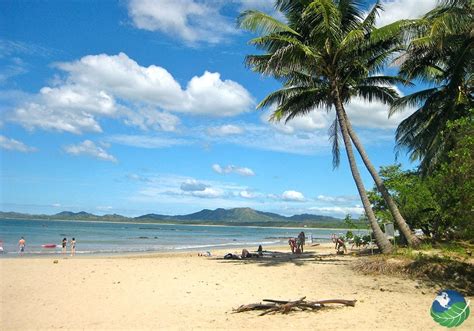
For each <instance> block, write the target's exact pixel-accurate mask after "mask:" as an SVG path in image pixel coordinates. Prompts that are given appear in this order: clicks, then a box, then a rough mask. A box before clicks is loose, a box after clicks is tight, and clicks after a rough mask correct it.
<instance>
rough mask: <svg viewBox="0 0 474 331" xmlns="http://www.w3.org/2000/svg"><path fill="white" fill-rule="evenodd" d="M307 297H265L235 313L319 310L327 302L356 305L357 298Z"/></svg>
mask: <svg viewBox="0 0 474 331" xmlns="http://www.w3.org/2000/svg"><path fill="white" fill-rule="evenodd" d="M305 299H306V297H302V298H301V299H299V300H295V301H284V300H273V299H264V300H263V302H268V303H261V302H260V303H251V304H248V305H241V306H240V307H239V308H236V309H234V310H233V313H242V312H244V311H250V310H263V312H262V313H261V314H260V315H259V316H263V315H267V314H276V313H282V314H288V313H289V312H290V311H292V310H311V311H315V310H319V309H321V308H324V307H325V306H326V305H327V304H341V305H344V306H351V307H354V306H355V303H356V301H357V300H344V299H329V300H318V301H305Z"/></svg>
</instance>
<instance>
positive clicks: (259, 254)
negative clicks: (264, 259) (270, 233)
mask: <svg viewBox="0 0 474 331" xmlns="http://www.w3.org/2000/svg"><path fill="white" fill-rule="evenodd" d="M257 254H258V256H263V248H262V245H258V249H257Z"/></svg>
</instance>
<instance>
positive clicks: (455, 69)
mask: <svg viewBox="0 0 474 331" xmlns="http://www.w3.org/2000/svg"><path fill="white" fill-rule="evenodd" d="M473 16H474V10H473V2H472V0H445V1H444V2H443V3H441V4H440V5H439V6H438V7H436V8H435V9H433V10H432V11H430V12H429V13H427V14H426V15H425V16H424V17H422V18H421V19H419V20H416V23H415V24H414V25H412V26H410V27H409V28H408V29H407V32H408V33H409V35H410V37H411V42H410V44H409V46H408V48H407V50H406V52H405V53H403V54H402V55H401V56H400V57H399V59H398V61H399V63H400V64H401V66H400V75H402V76H403V77H405V78H406V79H410V80H413V79H417V80H420V81H422V82H424V83H427V84H428V88H426V89H424V90H421V91H418V92H415V93H412V94H410V95H407V96H405V97H402V98H400V99H399V100H397V101H396V102H395V103H394V104H393V105H392V107H391V114H393V113H394V112H396V111H400V110H402V109H404V108H405V107H406V106H414V107H417V108H418V109H417V110H416V111H415V112H414V113H413V114H412V115H410V116H409V117H407V118H406V119H405V120H404V121H402V122H401V123H400V125H399V126H398V129H397V132H396V139H397V147H398V149H399V150H401V149H402V148H404V147H405V148H407V149H408V151H409V152H410V157H411V159H412V160H420V161H421V162H420V169H421V170H422V173H423V174H429V173H431V172H432V171H433V170H435V169H436V167H437V165H438V164H440V163H441V161H444V160H445V158H446V156H447V152H448V151H449V150H450V147H451V145H452V139H450V137H449V134H448V131H449V130H448V129H447V124H448V122H450V121H453V120H456V119H459V118H461V117H467V116H470V115H469V109H472V108H474V102H473V92H474V91H473V86H472V83H473V79H474V77H473V71H474V70H473V69H474V68H473V66H474V61H473V59H474V54H473V53H474V47H473V46H474V45H473V42H474V27H473V23H472V22H473V21H474V20H473V18H474V17H473Z"/></svg>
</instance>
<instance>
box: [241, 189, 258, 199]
mask: <svg viewBox="0 0 474 331" xmlns="http://www.w3.org/2000/svg"><path fill="white" fill-rule="evenodd" d="M239 196H240V197H242V198H244V199H253V198H255V197H256V195H255V193H253V192H249V191H247V190H244V191H240V192H239Z"/></svg>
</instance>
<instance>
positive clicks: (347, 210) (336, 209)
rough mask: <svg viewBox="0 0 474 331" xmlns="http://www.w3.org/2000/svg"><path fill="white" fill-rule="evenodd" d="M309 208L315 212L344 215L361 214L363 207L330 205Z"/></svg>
mask: <svg viewBox="0 0 474 331" xmlns="http://www.w3.org/2000/svg"><path fill="white" fill-rule="evenodd" d="M309 210H311V211H313V212H317V213H322V214H328V215H337V216H345V215H347V214H351V215H361V214H363V213H364V208H362V207H360V206H354V207H342V206H331V207H310V208H309Z"/></svg>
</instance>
